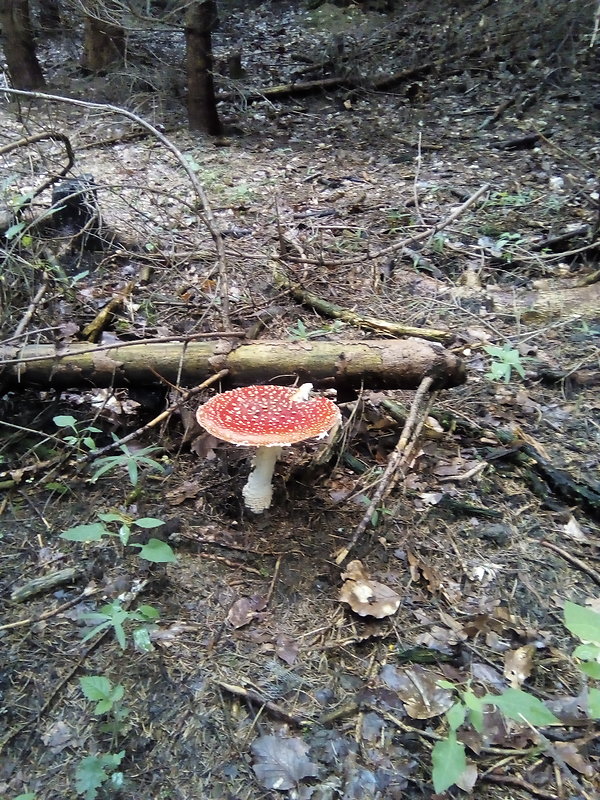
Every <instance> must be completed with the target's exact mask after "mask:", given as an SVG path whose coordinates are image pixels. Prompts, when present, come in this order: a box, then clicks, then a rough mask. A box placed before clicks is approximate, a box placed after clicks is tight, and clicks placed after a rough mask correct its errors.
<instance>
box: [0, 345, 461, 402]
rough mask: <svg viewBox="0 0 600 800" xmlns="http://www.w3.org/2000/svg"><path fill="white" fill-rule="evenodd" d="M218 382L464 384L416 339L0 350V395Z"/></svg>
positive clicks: (450, 365) (437, 352) (452, 364)
mask: <svg viewBox="0 0 600 800" xmlns="http://www.w3.org/2000/svg"><path fill="white" fill-rule="evenodd" d="M222 369H226V370H228V373H229V374H228V376H227V378H226V379H225V381H224V382H225V383H226V384H229V385H232V386H244V385H246V384H250V383H264V382H268V381H273V380H275V381H276V382H277V381H278V382H283V383H286V384H289V383H291V382H292V381H293V379H294V378H296V377H298V379H299V380H300V381H301V382H302V383H314V384H315V386H317V387H319V388H327V387H332V388H336V389H338V390H352V391H353V390H356V389H359V388H360V387H361V386H364V387H367V388H370V389H415V388H416V387H417V386H419V384H420V383H421V381H422V380H423V378H425V377H431V378H432V380H433V387H434V388H436V389H444V388H450V387H452V386H458V385H460V384H461V383H464V381H465V380H466V370H465V366H464V363H463V362H462V361H461V359H460V358H458V357H457V356H455V355H454V354H453V353H451V352H449V351H448V350H446V349H445V348H443V347H442V346H441V345H439V344H437V343H435V342H427V341H425V340H423V339H416V338H412V339H401V340H395V339H374V340H368V341H360V342H358V341H357V342H354V341H350V342H338V341H315V340H311V341H302V342H282V341H258V342H256V341H255V342H243V343H239V342H236V341H228V340H225V339H218V340H214V341H208V342H168V343H164V342H160V343H144V344H136V343H135V342H124V343H120V344H119V345H106V346H93V345H90V344H88V343H77V344H71V345H70V346H69V348H68V349H67V350H65V351H61V352H57V351H56V348H55V347H54V346H53V345H28V346H26V347H22V348H20V349H17V348H14V347H12V348H11V347H6V346H5V347H0V384H1V385H2V386H1V388H3V389H4V390H6V389H16V388H26V387H43V388H48V387H55V388H67V387H76V386H87V387H89V386H140V385H147V384H152V383H157V382H158V381H159V380H160V379H161V378H162V379H165V380H167V381H169V382H171V383H176V382H179V383H180V384H181V385H184V386H185V385H193V384H197V383H199V382H201V381H203V380H205V379H206V378H208V377H209V376H210V375H212V374H214V373H215V372H218V371H219V370H222Z"/></svg>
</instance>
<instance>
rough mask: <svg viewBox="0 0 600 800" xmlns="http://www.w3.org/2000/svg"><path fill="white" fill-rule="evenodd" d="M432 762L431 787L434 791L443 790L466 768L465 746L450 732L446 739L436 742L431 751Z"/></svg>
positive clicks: (454, 781)
mask: <svg viewBox="0 0 600 800" xmlns="http://www.w3.org/2000/svg"><path fill="white" fill-rule="evenodd" d="M431 761H432V763H433V771H432V778H433V788H434V790H435V792H436V793H440V792H445V791H446V789H448V788H450V786H452V785H453V784H454V783H456V781H457V780H458V779H459V778H460V776H461V775H462V774H463V772H464V771H465V769H466V768H467V758H466V756H465V747H464V745H463V744H462V742H458V741H457V740H456V734H455V733H451V734H450V736H448V738H447V739H442V740H441V741H439V742H436V743H435V744H434V746H433V750H432V752H431Z"/></svg>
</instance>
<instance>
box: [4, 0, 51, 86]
mask: <svg viewBox="0 0 600 800" xmlns="http://www.w3.org/2000/svg"><path fill="white" fill-rule="evenodd" d="M0 26H1V28H2V39H3V44H4V57H5V58H6V63H7V65H8V74H9V75H10V80H11V83H12V85H13V88H15V89H25V90H35V89H42V88H43V87H44V86H45V85H46V82H45V80H44V75H43V73H42V69H41V67H40V64H39V61H38V60H37V56H36V54H35V42H34V39H33V31H32V29H31V18H30V16H29V2H28V0H0Z"/></svg>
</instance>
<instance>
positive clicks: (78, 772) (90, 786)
mask: <svg viewBox="0 0 600 800" xmlns="http://www.w3.org/2000/svg"><path fill="white" fill-rule="evenodd" d="M124 755H125V751H124V750H121V752H120V753H107V754H106V755H99V756H86V757H85V758H82V759H81V761H80V762H79V764H77V767H76V768H75V789H76V790H77V792H78V793H79V794H82V795H83V796H84V798H85V800H95V798H96V795H97V793H98V789H99V788H100V787H101V786H102V784H103V783H104V781H105V780H107V778H108V775H107V773H106V772H105V770H107V769H109V770H113V769H115V768H116V767H118V766H119V764H120V763H121V761H122V760H123V756H124Z"/></svg>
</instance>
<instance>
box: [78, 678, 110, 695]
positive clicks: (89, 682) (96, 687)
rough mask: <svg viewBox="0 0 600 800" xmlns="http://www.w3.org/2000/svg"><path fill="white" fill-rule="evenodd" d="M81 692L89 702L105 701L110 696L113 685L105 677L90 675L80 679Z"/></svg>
mask: <svg viewBox="0 0 600 800" xmlns="http://www.w3.org/2000/svg"><path fill="white" fill-rule="evenodd" d="M79 685H80V686H81V691H82V692H83V693H84V695H85V696H86V697H87V699H88V700H104V699H106V698H107V697H108V696H109V695H110V691H111V689H112V684H111V682H110V681H109V680H108V678H105V677H104V675H88V676H87V677H85V678H79Z"/></svg>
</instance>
